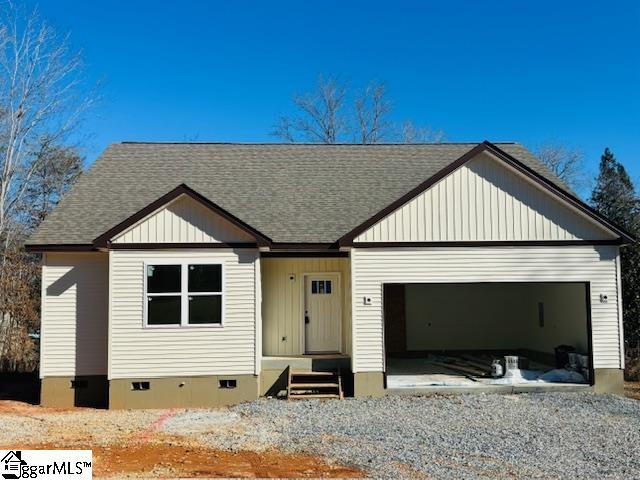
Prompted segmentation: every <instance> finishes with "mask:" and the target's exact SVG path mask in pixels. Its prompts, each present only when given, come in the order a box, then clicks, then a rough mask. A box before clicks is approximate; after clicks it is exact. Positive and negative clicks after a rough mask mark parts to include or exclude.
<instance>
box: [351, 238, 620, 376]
mask: <svg viewBox="0 0 640 480" xmlns="http://www.w3.org/2000/svg"><path fill="white" fill-rule="evenodd" d="M618 255H619V249H618V247H617V246H560V247H411V248H409V247H406V248H395V249H383V248H380V249H378V248H371V249H358V248H354V249H352V250H351V276H352V281H353V300H352V305H353V313H352V317H353V332H352V335H353V343H354V350H353V354H352V365H353V370H354V372H381V371H384V368H385V360H384V351H385V350H384V332H383V325H384V322H383V293H382V292H383V285H384V284H385V283H470V282H479V283H480V282H561V281H564V282H590V286H591V295H590V300H591V323H592V345H593V363H594V368H622V367H623V365H624V363H623V346H622V342H621V336H622V331H621V328H622V327H621V311H620V303H619V299H620V292H619V282H618V268H617V264H618ZM600 294H605V295H607V296H608V300H607V302H606V303H602V302H601V301H600ZM364 297H370V298H371V305H365V303H364Z"/></svg>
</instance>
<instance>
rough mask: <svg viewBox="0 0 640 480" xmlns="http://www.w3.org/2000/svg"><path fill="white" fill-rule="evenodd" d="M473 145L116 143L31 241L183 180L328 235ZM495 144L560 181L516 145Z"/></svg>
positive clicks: (75, 230) (91, 229) (52, 237)
mask: <svg viewBox="0 0 640 480" xmlns="http://www.w3.org/2000/svg"><path fill="white" fill-rule="evenodd" d="M475 145H477V144H475V143H455V144H447V143H444V144H413V145H397V144H395V145H309V144H218V143H208V144H207V143H116V144H112V145H110V146H109V147H108V148H107V149H106V150H105V151H104V153H103V154H102V155H101V156H100V157H99V158H98V159H97V160H96V161H95V163H94V164H93V165H92V166H91V168H90V169H89V170H88V171H87V172H85V174H84V175H82V177H81V178H80V180H79V182H78V183H77V184H76V185H75V186H74V187H73V188H72V189H71V190H70V191H69V193H68V194H67V195H66V196H65V198H64V199H63V200H62V201H61V202H60V204H59V205H58V207H57V208H55V209H54V211H53V212H52V213H51V214H50V215H49V217H48V218H47V219H46V220H45V221H44V222H43V223H42V225H41V226H40V228H39V229H38V230H37V231H36V232H35V233H34V235H33V236H32V237H31V238H30V240H29V242H28V243H29V244H32V245H42V244H89V243H92V241H93V240H94V239H95V238H96V237H98V236H99V235H101V234H102V233H104V232H105V231H107V230H109V229H110V228H112V227H114V226H115V225H117V224H119V223H120V222H122V221H123V220H125V219H127V218H128V217H130V216H131V215H133V214H134V213H136V212H137V211H139V210H141V209H142V208H144V207H145V206H147V205H148V204H149V203H151V202H153V201H154V200H156V199H158V198H159V197H161V196H162V195H164V194H166V193H167V192H169V191H171V190H173V189H174V188H175V187H177V186H178V185H180V184H182V183H184V184H186V185H188V186H189V187H191V188H192V189H194V190H196V191H197V192H198V193H200V194H202V195H204V196H205V197H207V198H208V199H209V200H211V201H212V202H214V203H215V204H217V205H219V206H220V207H221V208H223V209H225V210H226V211H228V212H229V213H231V214H233V215H235V216H236V217H237V218H239V219H241V220H242V221H244V222H245V223H247V224H249V225H251V226H252V227H254V228H255V229H257V230H258V231H260V232H262V233H263V234H264V235H266V236H267V237H269V238H271V239H272V240H273V241H275V242H292V243H298V242H300V243H332V242H335V241H336V240H338V239H339V238H340V237H341V236H343V235H344V234H346V233H348V232H349V231H350V230H352V229H353V228H355V227H356V226H358V225H359V224H361V223H362V222H364V221H366V220H367V219H369V218H370V217H371V216H373V215H374V214H376V213H377V212H379V211H380V210H382V209H383V208H384V207H386V206H388V205H389V204H391V203H392V202H393V201H395V200H397V199H398V198H400V197H401V196H402V195H404V194H405V193H407V192H409V191H410V190H411V189H413V188H414V187H416V186H417V185H419V184H420V183H422V182H423V181H425V180H426V179H428V178H429V177H431V176H433V175H434V174H435V173H437V172H438V171H439V170H441V169H442V168H444V167H445V166H447V165H448V164H450V163H452V162H454V161H455V160H456V159H458V158H459V157H460V156H462V155H463V154H465V153H466V152H468V151H469V150H470V149H471V148H473V147H474V146H475ZM497 146H498V147H499V148H500V149H502V150H504V151H505V152H506V153H508V154H510V155H512V156H514V157H515V158H517V159H518V160H520V161H521V162H522V163H524V164H525V165H527V166H528V167H530V168H532V169H533V170H535V171H537V172H538V173H539V174H541V175H543V176H545V177H547V178H548V179H549V180H551V181H553V182H554V183H556V184H557V185H559V186H561V187H562V188H565V189H566V187H564V185H562V183H561V182H560V181H559V180H558V179H557V178H555V177H554V176H553V175H552V174H551V173H550V172H549V171H548V169H547V168H546V167H545V166H544V165H542V164H541V163H540V162H539V161H538V160H537V159H536V157H534V156H533V155H532V154H531V153H530V152H529V151H528V150H527V149H525V148H524V147H522V146H521V145H519V144H514V143H499V144H497Z"/></svg>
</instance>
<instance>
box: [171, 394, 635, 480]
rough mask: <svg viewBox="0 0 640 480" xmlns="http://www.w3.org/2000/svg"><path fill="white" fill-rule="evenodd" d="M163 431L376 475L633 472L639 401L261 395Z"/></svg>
mask: <svg viewBox="0 0 640 480" xmlns="http://www.w3.org/2000/svg"><path fill="white" fill-rule="evenodd" d="M163 428H164V430H165V431H166V432H167V433H171V432H175V433H177V432H180V431H185V430H190V429H191V430H196V431H198V432H199V433H200V434H199V439H200V441H202V442H204V443H207V444H209V445H211V446H215V447H222V448H229V449H243V448H244V449H246V448H250V449H257V450H260V449H268V448H279V449H284V450H290V451H296V452H308V453H312V454H319V455H323V456H325V457H326V458H327V459H329V460H334V461H335V462H339V463H342V464H351V465H353V466H357V467H360V468H362V469H364V470H365V471H367V472H368V473H369V474H371V475H372V476H377V477H396V478H397V477H398V476H402V477H409V476H417V477H420V476H427V477H437V478H495V477H516V478H554V477H555V478H560V477H562V478H565V477H581V478H640V402H639V401H637V400H633V399H629V398H625V397H617V396H604V395H594V394H589V393H548V394H539V393H537V394H520V395H478V394H475V395H461V396H451V397H444V396H443V397H425V398H421V397H393V396H390V397H385V398H381V399H369V400H356V399H347V400H345V401H343V402H339V401H329V402H319V401H299V402H286V401H279V400H267V399H264V400H260V401H257V402H253V403H249V404H244V405H240V406H237V407H234V408H231V409H229V410H217V411H205V410H202V411H187V412H181V413H178V414H177V415H175V416H173V417H172V418H171V419H169V420H168V421H167V422H166V424H165V425H164V427H163Z"/></svg>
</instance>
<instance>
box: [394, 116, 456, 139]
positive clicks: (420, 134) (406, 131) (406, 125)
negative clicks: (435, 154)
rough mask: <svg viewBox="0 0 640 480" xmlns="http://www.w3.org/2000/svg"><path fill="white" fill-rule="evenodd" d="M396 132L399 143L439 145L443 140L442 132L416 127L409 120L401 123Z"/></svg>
mask: <svg viewBox="0 0 640 480" xmlns="http://www.w3.org/2000/svg"><path fill="white" fill-rule="evenodd" d="M398 130H399V131H398V134H397V138H398V141H399V142H400V143H440V142H443V141H444V140H445V134H444V131H442V130H435V129H433V128H431V127H421V126H416V125H415V124H414V123H413V122H412V121H410V120H407V121H405V122H402V123H401V124H400V125H399V128H398Z"/></svg>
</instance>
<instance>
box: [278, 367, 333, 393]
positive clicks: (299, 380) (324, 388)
mask: <svg viewBox="0 0 640 480" xmlns="http://www.w3.org/2000/svg"><path fill="white" fill-rule="evenodd" d="M287 398H288V399H289V400H303V399H308V398H321V399H327V400H328V399H337V400H342V399H344V393H343V391H342V376H341V375H340V372H300V371H292V370H289V383H288V384H287Z"/></svg>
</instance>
